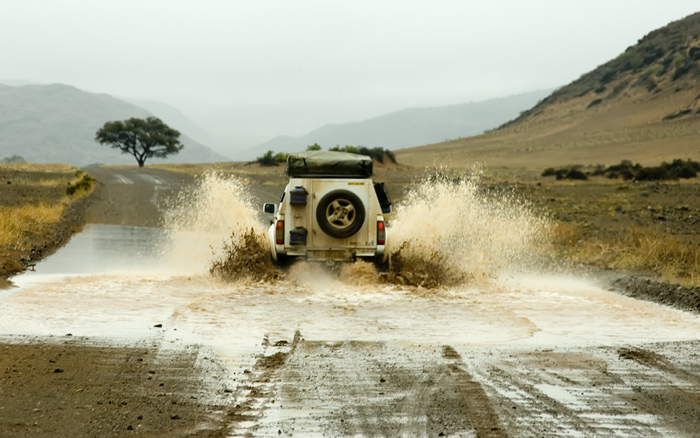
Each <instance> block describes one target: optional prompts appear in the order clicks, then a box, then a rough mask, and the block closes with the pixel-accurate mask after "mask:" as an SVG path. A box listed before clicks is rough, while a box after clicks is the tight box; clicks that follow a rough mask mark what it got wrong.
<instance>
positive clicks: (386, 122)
mask: <svg viewBox="0 0 700 438" xmlns="http://www.w3.org/2000/svg"><path fill="white" fill-rule="evenodd" d="M550 91H551V90H547V91H535V92H531V93H525V94H519V95H516V96H510V97H505V98H501V99H491V100H487V101H483V102H470V103H464V104H459V105H450V106H445V107H434V108H411V109H405V110H401V111H396V112H393V113H389V114H386V115H383V116H380V117H375V118H372V119H368V120H363V121H359V122H351V123H343V124H330V125H326V126H323V127H321V128H319V129H316V130H314V131H312V132H310V133H308V134H306V135H304V136H301V137H288V136H282V137H277V138H274V139H272V140H270V141H267V142H265V143H262V144H260V145H258V146H256V147H255V148H254V149H253V151H254V153H257V154H258V155H260V154H261V153H264V152H266V151H268V150H273V151H282V152H294V151H299V150H304V149H306V147H307V146H308V145H310V144H314V143H318V144H320V145H322V146H324V147H331V146H336V145H340V146H345V145H353V146H366V147H369V148H373V147H382V148H386V149H396V148H405V147H410V146H416V145H422V144H428V143H434V142H436V141H443V140H448V139H454V138H459V137H466V136H469V135H475V134H480V133H482V132H484V131H485V130H487V129H491V128H494V127H496V126H498V125H499V124H501V123H504V122H506V121H507V120H510V119H512V118H513V117H516V116H517V115H518V114H519V113H520V112H521V111H523V110H526V109H528V108H530V107H532V106H533V105H534V104H535V103H537V101H538V100H540V99H542V98H544V97H546V96H547V95H548V94H549V92H550Z"/></svg>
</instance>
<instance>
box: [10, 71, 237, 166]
mask: <svg viewBox="0 0 700 438" xmlns="http://www.w3.org/2000/svg"><path fill="white" fill-rule="evenodd" d="M150 115H152V114H151V113H149V112H148V111H146V110H144V109H143V108H140V107H138V106H135V105H132V104H129V103H127V102H124V101H122V100H119V99H116V98H114V97H111V96H108V95H106V94H93V93H88V92H85V91H82V90H79V89H77V88H74V87H71V86H67V85H60V84H54V85H24V86H18V87H13V86H7V85H1V84H0V159H2V158H3V157H10V156H12V155H19V156H21V157H23V158H24V159H25V160H27V161H29V162H35V163H51V162H53V163H69V164H72V165H74V166H86V165H89V164H94V163H105V164H135V163H136V161H135V160H134V158H133V157H131V156H130V155H123V154H121V153H120V152H119V151H118V150H116V149H112V148H109V147H107V146H102V145H100V144H98V143H97V142H95V140H94V137H95V132H96V131H97V130H98V129H99V128H100V127H101V126H102V125H103V124H104V123H105V122H107V121H110V120H124V119H128V118H130V117H148V116H150ZM172 127H173V128H175V129H178V127H177V126H172ZM180 140H181V141H182V143H183V144H184V145H185V148H184V149H183V150H182V151H181V152H180V153H179V154H178V155H175V156H172V157H170V158H168V159H165V160H149V161H148V163H154V162H172V163H203V162H216V161H227V158H226V157H223V156H221V155H219V154H216V153H215V152H213V151H211V150H210V149H209V148H207V147H206V146H204V145H202V144H199V143H197V142H195V141H193V140H191V139H190V138H188V137H186V136H181V137H180Z"/></svg>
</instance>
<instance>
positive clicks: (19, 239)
mask: <svg viewBox="0 0 700 438" xmlns="http://www.w3.org/2000/svg"><path fill="white" fill-rule="evenodd" d="M0 173H1V175H2V178H0V179H2V182H3V184H4V183H5V179H7V184H8V185H7V190H4V191H2V192H0V198H2V201H3V202H2V203H1V204H0V258H2V257H6V256H7V255H8V251H9V252H13V251H19V252H22V251H29V250H31V249H32V248H33V246H35V245H37V244H39V243H40V242H41V241H42V239H44V238H45V236H44V235H45V234H46V233H47V228H48V227H49V226H50V225H52V224H55V223H57V222H59V221H60V220H61V217H62V215H63V213H64V211H65V209H66V207H67V206H68V205H70V204H71V203H72V202H73V201H75V200H77V199H79V198H81V197H82V196H85V195H87V194H88V193H90V192H91V191H92V190H93V185H92V179H90V178H89V177H87V175H86V174H85V173H84V172H82V171H80V170H78V169H76V168H74V167H71V166H69V165H65V164H35V163H11V164H3V165H0ZM86 179H87V180H86ZM37 187H41V188H42V189H41V190H37V189H36V188H37ZM68 192H71V194H70V195H69V194H68Z"/></svg>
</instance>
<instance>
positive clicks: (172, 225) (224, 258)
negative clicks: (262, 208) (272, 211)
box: [165, 172, 276, 281]
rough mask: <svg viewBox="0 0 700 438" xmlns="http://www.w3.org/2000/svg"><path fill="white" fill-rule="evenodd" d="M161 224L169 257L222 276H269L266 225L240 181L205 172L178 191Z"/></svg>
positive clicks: (272, 272) (271, 269) (271, 272)
mask: <svg viewBox="0 0 700 438" xmlns="http://www.w3.org/2000/svg"><path fill="white" fill-rule="evenodd" d="M165 228H166V230H167V231H168V233H169V234H170V236H171V241H172V242H173V245H172V248H171V250H170V254H169V255H170V258H171V260H173V262H175V263H180V264H186V265H187V266H183V268H186V267H189V268H191V267H193V266H196V268H197V270H198V272H200V273H202V272H206V271H209V272H210V273H211V274H213V275H214V276H215V277H217V278H220V279H224V280H238V279H253V280H256V281H257V280H262V279H271V278H274V277H275V276H276V269H275V268H274V266H272V263H271V262H270V260H269V259H270V257H269V254H270V250H269V246H268V245H269V244H268V243H267V239H266V238H265V228H264V227H263V225H262V222H261V221H260V218H259V217H258V213H257V209H256V208H255V205H254V201H253V197H252V195H251V193H250V190H249V189H248V186H247V184H246V182H245V181H243V180H242V179H239V178H236V177H231V176H225V175H222V174H219V173H214V172H209V173H206V174H203V175H201V176H200V177H199V178H198V179H197V184H196V185H195V187H194V189H190V190H187V191H183V192H181V193H180V194H179V195H178V197H177V200H176V202H175V203H174V204H173V205H171V207H170V214H169V215H168V216H167V219H166V224H165Z"/></svg>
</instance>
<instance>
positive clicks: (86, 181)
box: [66, 172, 95, 196]
mask: <svg viewBox="0 0 700 438" xmlns="http://www.w3.org/2000/svg"><path fill="white" fill-rule="evenodd" d="M80 173H82V172H80ZM80 173H78V175H76V176H79V175H80ZM93 182H95V179H94V178H92V177H91V176H90V175H88V174H87V173H86V174H83V177H82V178H81V179H80V180H78V181H77V182H76V183H75V184H68V187H66V194H67V195H68V196H73V195H78V194H80V193H85V192H88V191H90V188H91V187H92V183H93Z"/></svg>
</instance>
